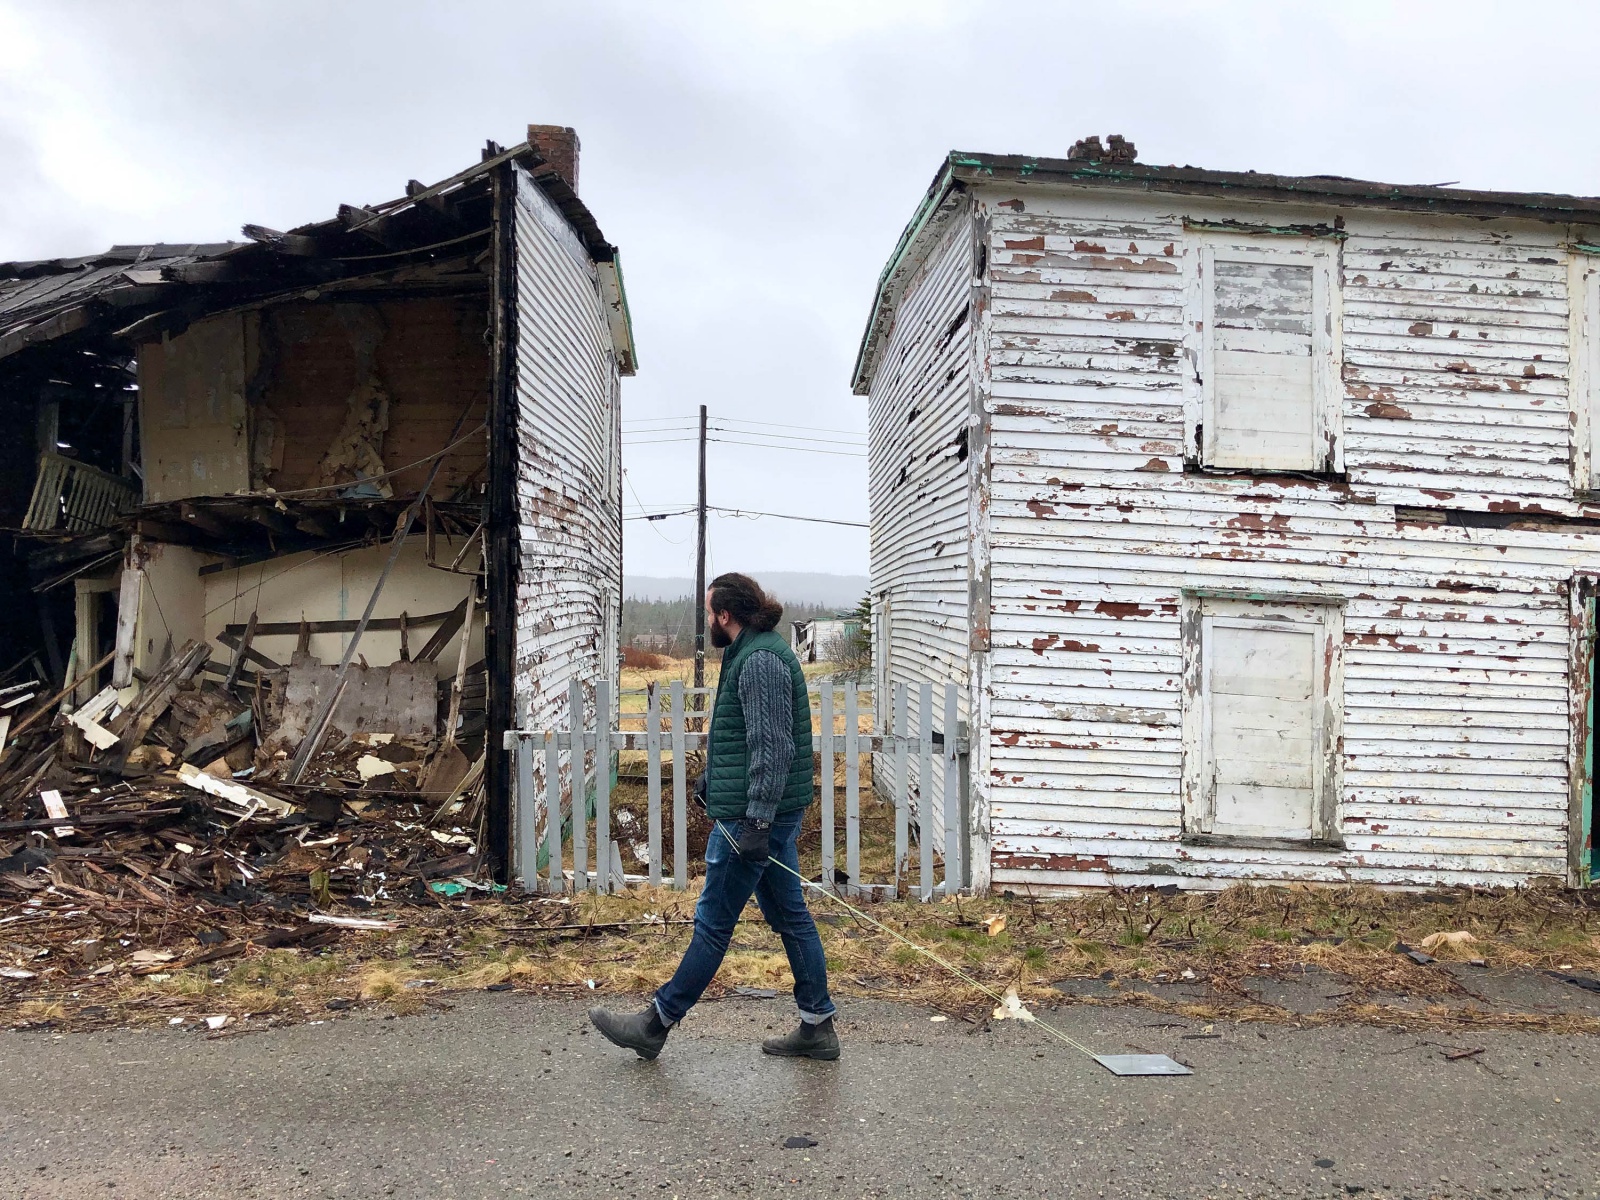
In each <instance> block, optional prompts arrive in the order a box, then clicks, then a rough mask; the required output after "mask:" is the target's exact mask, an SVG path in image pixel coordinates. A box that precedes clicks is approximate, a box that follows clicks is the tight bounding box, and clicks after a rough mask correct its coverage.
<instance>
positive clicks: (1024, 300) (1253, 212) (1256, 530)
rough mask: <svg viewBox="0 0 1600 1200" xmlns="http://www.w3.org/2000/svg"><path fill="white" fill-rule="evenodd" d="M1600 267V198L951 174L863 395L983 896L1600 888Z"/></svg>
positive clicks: (1024, 169) (1116, 144)
mask: <svg viewBox="0 0 1600 1200" xmlns="http://www.w3.org/2000/svg"><path fill="white" fill-rule="evenodd" d="M1597 255H1600V200H1597V199H1581V198H1574V197H1569V196H1550V195H1524V194H1510V193H1495V192H1482V191H1468V190H1464V189H1457V188H1452V187H1440V186H1397V185H1388V184H1375V183H1366V182H1361V181H1357V180H1350V179H1343V178H1336V177H1331V176H1313V177H1309V178H1302V177H1283V176H1275V175H1266V174H1257V173H1255V172H1229V171H1209V170H1200V169H1196V168H1189V167H1163V166H1146V165H1143V164H1140V163H1138V162H1137V161H1136V158H1135V154H1134V150H1133V147H1132V146H1131V145H1130V144H1128V143H1127V142H1126V141H1124V140H1123V139H1122V138H1120V137H1113V138H1112V139H1111V140H1110V142H1109V144H1107V145H1104V146H1102V145H1101V143H1100V141H1099V139H1098V138H1089V139H1086V140H1084V141H1083V142H1080V143H1079V144H1078V145H1077V146H1076V147H1074V149H1073V152H1072V154H1071V155H1070V156H1069V157H1068V158H1066V159H1046V158H1024V157H1016V156H1005V155H988V154H965V153H952V154H951V155H950V156H949V157H948V159H947V160H946V161H945V162H944V163H943V164H942V166H941V167H940V170H939V172H938V174H937V176H936V178H935V181H934V183H933V186H932V187H931V189H930V190H929V191H928V193H927V195H926V196H925V197H924V199H923V202H922V204H921V205H920V207H919V208H918V209H917V211H916V214H915V216H914V218H913V220H912V222H911V223H910V225H909V226H908V227H907V229H906V231H905V233H904V235H903V236H902V238H901V240H900V244H899V245H898V246H897V247H896V249H895V251H894V254H893V256H892V258H891V259H890V261H889V263H888V266H887V267H886V268H885V270H884V272H883V275H882V278H881V281H880V284H879V288H878V292H877V296H876V299H875V302H874V305H873V309H872V314H871V318H870V321H869V325H868V328H867V330H866V334H865V338H864V341H863V344H862V348H861V354H860V357H859V360H858V364H857V368H856V374H855V380H854V382H855V387H856V390H857V391H858V392H859V393H860V394H863V395H866V396H867V397H868V403H869V413H870V416H869V422H870V436H871V447H870V451H871V504H872V595H873V608H874V614H875V618H876V622H875V624H876V629H875V638H876V651H877V652H876V658H877V662H878V670H879V680H878V688H879V692H880V694H885V693H886V692H887V689H888V685H889V684H890V683H891V682H915V681H917V680H923V679H931V680H933V681H935V682H938V681H942V680H946V679H951V680H957V681H960V682H962V683H963V684H964V685H966V698H967V702H966V707H965V708H964V710H963V713H962V716H963V718H964V719H967V720H969V721H970V724H971V730H972V748H973V749H972V754H973V772H972V789H971V793H972V794H971V801H970V818H969V822H968V824H969V828H968V830H967V834H968V837H969V839H970V844H971V848H972V862H973V872H972V882H973V883H974V884H975V885H977V886H979V887H983V886H990V885H992V886H1007V887H1011V886H1035V887H1041V888H1051V887H1058V888H1059V887H1074V886H1085V885H1089V886H1096V885H1106V884H1112V883H1126V884H1170V883H1177V884H1181V885H1183V886H1190V887H1214V886H1221V885H1223V884H1225V883H1227V882H1230V881H1235V880H1263V881H1308V882H1328V883H1339V882H1365V883H1377V884H1395V885H1430V884H1439V883H1487V884H1494V883H1499V884H1514V883H1519V882H1523V881H1527V880H1530V879H1535V878H1554V879H1564V880H1566V881H1568V882H1570V883H1572V884H1585V883H1588V882H1590V881H1591V880H1592V879H1593V878H1594V877H1595V874H1596V872H1595V863H1594V860H1593V857H1592V855H1593V845H1594V829H1595V823H1596V812H1595V804H1596V801H1595V796H1594V789H1593V784H1592V781H1593V778H1594V753H1595V749H1594V748H1595V744H1596V738H1595V716H1594V713H1595V704H1594V694H1595V687H1594V684H1595V676H1594V672H1595V666H1594V664H1595V657H1596V656H1595V636H1596V634H1595V586H1596V585H1595V581H1596V578H1597V576H1600V453H1597V451H1596V439H1597V438H1600V414H1597V413H1596V412H1595V405H1596V396H1597V395H1600V257H1597ZM938 782H939V781H938V780H937V779H935V780H932V781H930V783H931V785H932V790H933V791H935V792H936V791H937V785H938ZM939 811H940V808H939V806H938V805H935V807H934V812H935V814H937V813H938V812H939Z"/></svg>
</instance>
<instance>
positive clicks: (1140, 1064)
mask: <svg viewBox="0 0 1600 1200" xmlns="http://www.w3.org/2000/svg"><path fill="white" fill-rule="evenodd" d="M1094 1060H1095V1062H1097V1063H1099V1064H1100V1065H1101V1066H1102V1067H1104V1068H1105V1069H1106V1070H1108V1071H1110V1072H1111V1073H1112V1074H1113V1075H1193V1074H1194V1071H1192V1070H1191V1069H1190V1068H1188V1067H1186V1066H1184V1065H1183V1064H1182V1063H1181V1062H1179V1061H1178V1060H1177V1059H1174V1058H1168V1057H1167V1056H1166V1055H1165V1054H1096V1055H1095V1056H1094Z"/></svg>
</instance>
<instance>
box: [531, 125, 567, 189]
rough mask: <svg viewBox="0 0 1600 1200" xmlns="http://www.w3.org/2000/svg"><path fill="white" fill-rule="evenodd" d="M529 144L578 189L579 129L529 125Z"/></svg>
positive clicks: (558, 173) (557, 172)
mask: <svg viewBox="0 0 1600 1200" xmlns="http://www.w3.org/2000/svg"><path fill="white" fill-rule="evenodd" d="M528 144H529V145H530V146H532V147H533V148H534V149H535V150H537V151H538V152H539V153H540V154H541V155H543V156H544V160H545V162H546V163H547V164H548V165H549V166H550V167H552V168H553V169H554V170H555V173H556V174H557V175H559V176H561V178H563V179H565V180H566V181H567V186H568V187H570V188H571V189H572V190H573V191H574V192H576V191H577V190H578V131H577V130H576V129H569V128H568V127H567V126H565V125H529V126H528Z"/></svg>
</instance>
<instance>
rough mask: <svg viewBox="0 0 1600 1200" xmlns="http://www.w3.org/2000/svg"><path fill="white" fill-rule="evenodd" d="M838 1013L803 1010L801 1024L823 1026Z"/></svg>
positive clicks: (830, 1010) (831, 1010) (831, 1009)
mask: <svg viewBox="0 0 1600 1200" xmlns="http://www.w3.org/2000/svg"><path fill="white" fill-rule="evenodd" d="M838 1011H839V1010H838V1009H836V1008H833V1007H832V1006H829V1008H828V1011H827V1012H825V1013H808V1012H807V1011H806V1010H805V1009H803V1008H802V1009H801V1010H800V1023H801V1024H802V1025H821V1024H822V1023H823V1022H824V1021H827V1020H831V1019H832V1018H833V1014H834V1013H836V1012H838ZM663 1019H665V1018H663Z"/></svg>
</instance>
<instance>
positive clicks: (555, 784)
mask: <svg viewBox="0 0 1600 1200" xmlns="http://www.w3.org/2000/svg"><path fill="white" fill-rule="evenodd" d="M544 836H545V842H546V844H547V845H548V846H549V847H550V851H549V855H548V859H549V861H548V862H546V863H545V867H546V869H547V870H548V871H549V872H550V888H551V890H552V891H554V892H558V893H559V892H564V891H566V890H567V880H566V876H565V875H564V874H563V873H562V871H561V744H560V743H559V742H558V741H557V740H556V732H555V730H553V729H551V730H547V731H546V733H545V735H544Z"/></svg>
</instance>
